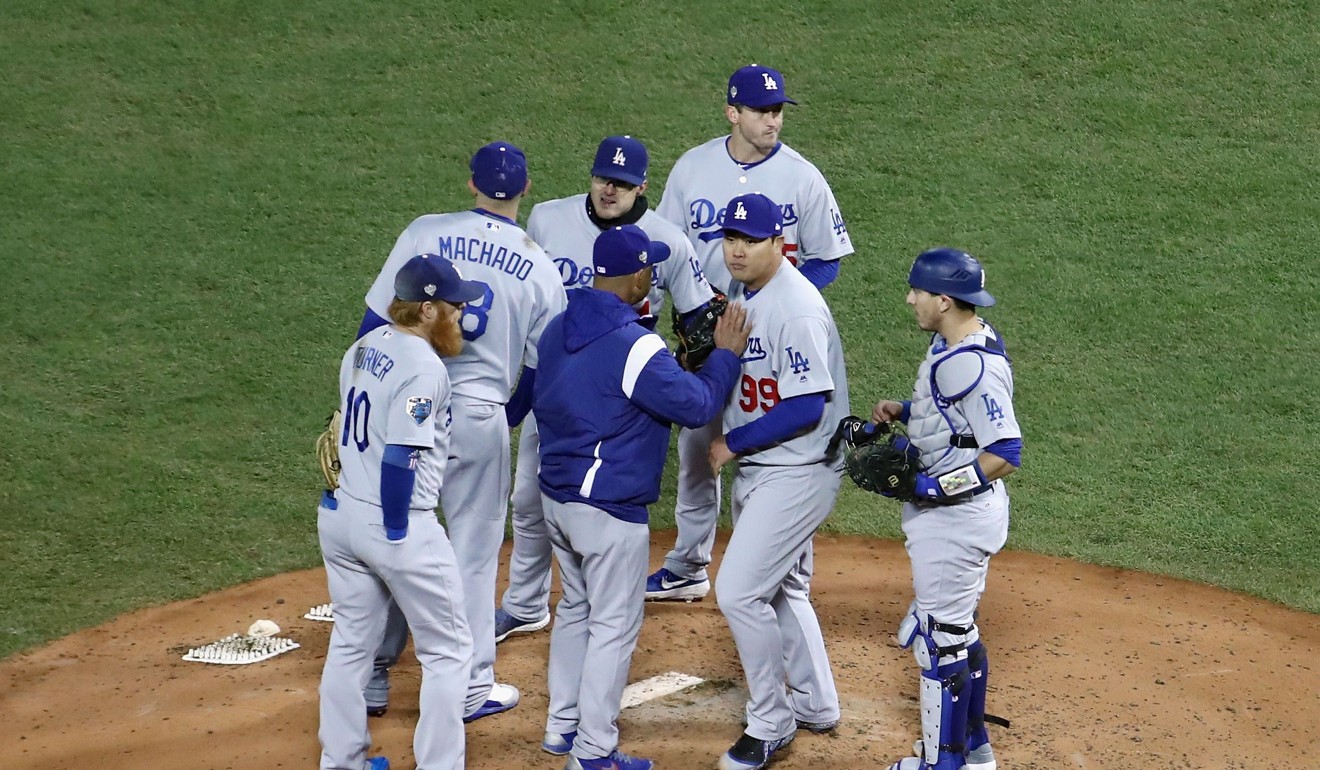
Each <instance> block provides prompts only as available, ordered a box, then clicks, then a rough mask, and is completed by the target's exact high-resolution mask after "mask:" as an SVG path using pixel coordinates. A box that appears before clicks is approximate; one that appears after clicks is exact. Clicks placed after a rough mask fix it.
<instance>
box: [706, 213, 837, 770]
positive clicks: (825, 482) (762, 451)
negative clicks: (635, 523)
mask: <svg viewBox="0 0 1320 770" xmlns="http://www.w3.org/2000/svg"><path fill="white" fill-rule="evenodd" d="M783 231H784V224H783V215H782V209H781V207H780V205H779V204H778V203H776V202H775V201H773V200H771V199H770V198H767V197H766V196H764V195H761V194H759V193H751V194H748V195H740V196H738V197H736V198H734V199H733V200H732V201H730V202H729V204H728V207H727V214H726V216H725V217H724V227H723V233H724V235H723V250H724V261H725V264H726V265H727V266H728V269H729V272H730V273H731V275H732V276H733V278H734V280H735V284H734V287H735V288H734V290H733V291H732V292H731V293H730V294H729V299H730V300H731V301H738V302H741V303H743V304H744V306H745V307H746V308H747V313H748V315H749V317H750V319H751V323H752V333H751V338H750V339H749V340H748V342H747V351H746V352H745V353H744V354H743V357H742V373H741V378H740V380H739V384H738V387H737V388H736V389H735V390H734V393H733V397H732V398H731V399H730V400H729V403H728V404H727V405H726V406H725V408H724V419H723V433H722V435H720V436H718V437H717V438H716V439H715V440H714V441H713V442H712V443H711V445H710V447H709V462H710V466H711V468H712V470H713V471H715V472H716V473H718V472H719V469H720V468H721V467H722V466H724V465H725V464H726V463H729V462H731V461H736V468H735V471H734V474H733V489H732V493H731V502H732V509H733V510H732V513H733V534H732V536H731V537H730V539H729V545H728V547H727V549H726V550H725V552H724V560H723V562H722V564H721V566H720V572H719V575H718V576H717V578H716V581H715V598H716V600H717V601H718V602H719V607H720V611H721V612H723V613H724V617H725V619H726V620H727V621H728V623H729V630H730V631H731V632H732V634H733V641H734V644H735V645H737V648H738V657H739V658H740V660H741V661H742V666H743V673H744V674H745V676H746V678H747V689H748V692H749V696H750V697H749V700H748V702H747V709H746V717H747V727H746V731H745V732H744V733H743V735H742V736H741V737H740V738H739V739H738V741H737V742H736V743H734V744H733V746H732V748H730V749H729V750H728V751H727V752H726V753H725V754H724V755H723V756H721V757H720V762H719V766H720V768H721V770H747V769H748V768H761V767H765V766H766V765H767V764H768V763H769V762H770V759H771V757H772V756H773V755H774V753H775V752H776V751H778V750H780V749H782V748H783V747H784V746H787V745H788V744H789V743H790V742H791V741H792V740H793V737H794V735H795V733H796V730H797V729H798V728H799V727H801V728H805V729H808V730H811V731H812V732H818V733H820V732H827V731H829V730H832V729H834V727H835V726H837V725H838V723H839V696H838V692H837V690H836V689H835V686H834V675H833V673H832V672H831V670H830V662H829V657H828V656H827V655H826V652H825V640H824V639H823V637H822V636H821V631H820V625H819V623H818V622H817V620H816V612H815V610H814V609H812V606H811V601H810V583H811V573H812V567H813V564H812V548H811V541H812V537H813V536H814V535H815V533H816V529H817V528H818V527H819V526H820V525H821V523H822V522H824V521H825V518H826V517H827V516H829V514H830V511H831V510H833V508H834V498H835V495H837V494H838V491H839V484H840V481H841V480H842V468H843V462H842V457H841V456H830V455H831V452H830V450H829V445H830V438H831V436H832V434H833V432H834V426H836V425H837V424H838V423H839V420H840V419H842V418H844V417H846V416H847V413H848V378H847V373H846V371H845V369H844V361H843V345H842V342H841V341H840V339H839V331H838V329H837V327H836V326H835V324H834V317H833V316H832V315H831V314H830V310H829V308H828V307H827V306H826V305H825V300H824V299H823V298H822V297H821V296H820V292H819V291H818V290H817V289H816V287H815V286H813V285H812V284H811V282H810V281H808V280H807V278H806V277H805V276H803V275H802V273H800V272H799V271H797V270H794V269H793V268H792V266H791V265H790V264H789V263H788V260H787V259H786V258H785V257H784V254H783V238H784V236H783V234H782V233H783ZM786 683H787V686H785V684H786Z"/></svg>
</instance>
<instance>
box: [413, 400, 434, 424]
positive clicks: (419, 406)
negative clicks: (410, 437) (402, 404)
mask: <svg viewBox="0 0 1320 770" xmlns="http://www.w3.org/2000/svg"><path fill="white" fill-rule="evenodd" d="M408 416H409V417H411V418H413V420H414V421H415V422H416V423H417V424H418V425H421V424H422V423H424V422H426V418H428V417H430V416H431V399H429V398H422V397H420V396H414V397H412V398H409V399H408Z"/></svg>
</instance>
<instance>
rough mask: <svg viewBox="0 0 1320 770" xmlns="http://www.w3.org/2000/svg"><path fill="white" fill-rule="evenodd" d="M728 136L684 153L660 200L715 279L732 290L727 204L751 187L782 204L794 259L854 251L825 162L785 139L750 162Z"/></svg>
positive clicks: (786, 248) (710, 277) (824, 257)
mask: <svg viewBox="0 0 1320 770" xmlns="http://www.w3.org/2000/svg"><path fill="white" fill-rule="evenodd" d="M728 139H729V137H727V136H721V137H717V138H715V139H712V140H710V141H709V142H706V143H705V144H702V145H699V146H697V147H694V148H692V149H691V150H688V151H687V152H686V153H684V154H683V156H682V157H681V158H679V159H678V162H677V163H675V164H674V168H673V170H672V171H670V172H669V179H668V181H666V182H665V190H664V195H663V197H662V198H661V199H660V205H659V206H658V207H657V208H656V212H657V213H658V214H659V215H660V216H662V217H664V218H665V219H667V220H669V221H670V222H673V223H674V224H676V225H678V226H679V227H680V228H682V229H683V232H684V233H686V234H687V236H688V238H689V239H690V240H691V241H692V245H693V246H694V247H695V248H696V250H697V258H698V259H699V260H700V262H701V268H702V270H704V271H706V278H707V279H708V280H709V281H710V285H711V286H714V287H715V288H717V289H719V290H720V291H723V292H725V293H728V292H729V287H730V283H731V282H732V276H730V275H729V270H728V268H727V267H725V266H724V256H723V251H722V248H721V245H720V242H721V240H722V239H723V233H722V232H721V228H722V227H723V225H724V207H725V206H726V205H727V204H728V202H729V201H731V200H733V199H734V198H736V197H737V196H739V195H743V194H746V193H752V192H759V193H762V194H764V195H767V196H769V198H770V199H771V200H773V201H775V202H777V203H778V204H779V205H780V207H781V208H782V210H783V215H784V256H786V257H788V258H789V260H790V261H792V262H793V263H794V264H798V263H800V262H804V261H806V260H811V259H820V260H832V259H839V258H841V257H845V256H847V255H849V254H851V253H853V246H852V240H851V238H849V236H848V227H847V225H845V224H844V221H843V215H842V214H841V213H840V211H839V204H838V202H837V201H835V199H834V192H833V191H831V190H830V186H829V183H828V182H826V181H825V177H824V176H823V175H822V174H821V173H820V170H819V169H817V168H816V167H815V166H814V165H812V163H811V162H810V161H808V160H807V159H806V158H804V157H802V155H801V154H799V153H798V152H797V151H796V150H794V149H793V148H791V147H789V146H788V145H786V144H783V143H780V145H779V146H778V147H777V148H776V149H775V150H774V152H772V153H771V154H770V156H769V157H767V158H766V159H764V160H762V161H760V162H759V163H753V164H750V165H746V166H745V165H744V164H741V163H739V162H738V161H736V160H734V159H733V158H732V157H730V156H729V151H728V149H727V147H726V143H727V142H728Z"/></svg>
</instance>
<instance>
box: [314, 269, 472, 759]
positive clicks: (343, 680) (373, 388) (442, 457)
mask: <svg viewBox="0 0 1320 770" xmlns="http://www.w3.org/2000/svg"><path fill="white" fill-rule="evenodd" d="M483 292H484V289H483V288H482V287H481V286H480V285H478V284H476V283H473V282H471V281H464V280H462V278H460V277H459V274H458V271H456V270H455V269H454V267H453V265H451V264H450V263H449V262H447V261H446V260H443V259H440V258H439V257H435V256H433V255H422V256H418V257H414V258H413V259H411V260H409V261H408V262H407V263H405V264H404V265H403V267H402V269H400V270H399V271H398V274H397V276H396V277H395V278H394V281H393V285H392V288H391V291H390V294H391V296H392V297H394V300H393V301H392V302H391V303H390V305H389V307H388V313H389V315H390V316H391V317H392V318H394V320H395V323H394V324H393V325H390V326H386V327H383V328H377V329H375V330H374V331H372V332H370V333H368V335H367V336H366V337H364V338H363V339H360V340H358V341H357V342H354V343H353V346H352V347H350V348H349V349H348V352H347V353H345V354H344V359H343V363H342V364H341V365H340V369H339V403H340V404H342V405H343V411H344V428H343V432H342V433H341V435H340V436H338V437H336V438H337V440H338V443H339V458H340V463H341V466H342V470H341V472H340V474H339V488H338V489H337V490H336V491H334V492H330V491H327V492H326V493H325V494H324V496H323V497H322V499H321V506H320V508H319V509H318V510H317V531H318V534H319V536H320V541H321V552H322V554H323V555H324V559H325V571H326V579H327V581H328V582H329V587H330V600H331V601H332V602H334V605H335V625H334V628H333V629H332V630H331V632H330V648H329V650H328V651H327V652H326V657H325V668H324V671H323V673H322V675H321V728H320V734H319V737H320V741H321V770H361V769H362V768H363V767H366V768H368V769H369V770H388V769H389V761H388V760H387V759H385V758H384V757H370V758H368V757H367V756H366V751H367V747H368V746H370V745H371V738H370V735H369V733H368V730H367V715H366V713H365V709H364V708H363V705H364V702H365V701H364V698H363V695H362V680H363V679H364V678H365V677H366V676H367V673H368V671H369V670H370V666H371V657H372V655H373V654H374V653H375V650H376V642H377V640H378V639H380V635H381V632H382V630H383V628H384V625H385V616H386V612H387V610H386V607H387V605H388V604H389V602H390V597H391V596H393V597H394V600H395V601H396V602H397V603H398V606H399V607H401V608H402V611H403V614H404V615H405V616H406V617H407V618H408V621H409V622H410V623H412V624H413V627H414V628H416V629H417V643H416V647H417V659H418V661H420V662H421V664H422V691H421V711H420V715H419V717H418V719H417V732H416V736H415V737H414V743H413V751H414V753H415V755H416V757H417V764H418V766H419V767H426V768H437V770H461V768H462V767H463V762H464V753H465V751H464V745H465V744H464V735H463V721H462V717H463V707H464V700H465V698H466V694H467V686H466V682H467V678H468V671H469V670H470V668H471V664H472V634H471V632H470V631H469V630H468V624H467V620H466V618H465V613H464V611H463V586H462V580H461V578H460V576H459V571H458V561H457V557H456V556H455V555H454V549H453V548H452V547H451V545H450V542H449V539H448V538H447V537H445V530H444V528H443V527H441V526H440V522H439V521H438V520H437V519H436V517H435V509H436V506H437V505H438V504H439V502H440V494H441V479H442V478H443V477H444V476H445V469H446V464H447V463H448V458H449V430H450V422H451V409H450V383H449V375H448V373H447V372H446V370H445V366H444V364H443V363H441V361H440V358H439V356H440V355H444V356H455V355H457V354H458V353H459V352H460V351H461V350H462V348H463V337H462V332H461V331H460V329H459V325H458V319H459V314H460V312H461V309H462V307H463V303H465V302H471V301H474V300H477V299H480V298H481V296H482V294H483Z"/></svg>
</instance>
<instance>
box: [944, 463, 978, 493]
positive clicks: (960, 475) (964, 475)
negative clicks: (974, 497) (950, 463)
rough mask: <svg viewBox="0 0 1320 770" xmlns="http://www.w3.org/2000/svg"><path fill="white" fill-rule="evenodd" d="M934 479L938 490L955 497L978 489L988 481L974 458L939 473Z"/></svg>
mask: <svg viewBox="0 0 1320 770" xmlns="http://www.w3.org/2000/svg"><path fill="white" fill-rule="evenodd" d="M935 481H936V483H937V484H939V488H940V492H941V493H942V494H943V495H944V496H945V497H955V496H957V495H961V494H962V493H964V492H971V491H972V490H975V489H980V488H981V487H983V486H985V485H986V484H989V483H990V482H989V481H987V480H986V478H985V474H984V473H982V472H981V464H980V463H978V462H976V461H975V460H973V461H972V462H971V463H970V464H968V465H964V466H963V467H961V468H956V469H954V470H951V471H949V472H948V473H944V474H941V475H940V476H938V477H936V479H935Z"/></svg>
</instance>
